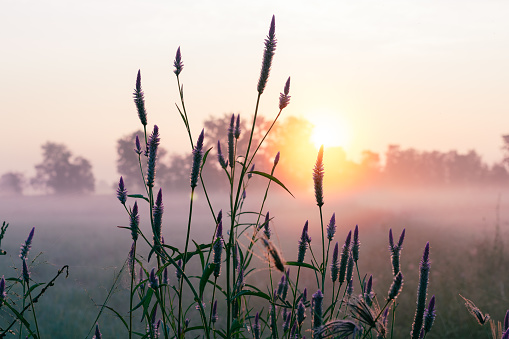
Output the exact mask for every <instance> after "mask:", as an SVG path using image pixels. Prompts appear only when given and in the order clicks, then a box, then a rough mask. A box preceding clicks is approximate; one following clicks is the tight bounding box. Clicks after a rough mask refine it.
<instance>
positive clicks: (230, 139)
mask: <svg viewBox="0 0 509 339" xmlns="http://www.w3.org/2000/svg"><path fill="white" fill-rule="evenodd" d="M234 123H235V114H232V117H231V119H230V127H229V128H228V163H229V164H230V168H233V166H235V148H234V144H233V137H234V135H233V132H234V128H233V124H234Z"/></svg>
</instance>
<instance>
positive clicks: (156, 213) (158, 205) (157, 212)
mask: <svg viewBox="0 0 509 339" xmlns="http://www.w3.org/2000/svg"><path fill="white" fill-rule="evenodd" d="M163 212H164V206H163V190H162V189H161V188H160V189H159V192H158V193H157V198H156V202H155V204H154V208H153V209H152V215H153V219H154V223H153V225H154V226H153V229H152V231H153V233H154V234H153V235H154V247H155V248H156V249H159V246H160V242H161V229H162V223H163ZM156 253H158V252H156Z"/></svg>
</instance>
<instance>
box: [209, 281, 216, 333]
mask: <svg viewBox="0 0 509 339" xmlns="http://www.w3.org/2000/svg"><path fill="white" fill-rule="evenodd" d="M216 284H217V277H214V288H213V290H212V301H211V303H210V315H209V328H210V325H211V324H212V309H213V308H214V298H215V297H216Z"/></svg>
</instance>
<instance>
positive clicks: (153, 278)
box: [148, 267, 159, 290]
mask: <svg viewBox="0 0 509 339" xmlns="http://www.w3.org/2000/svg"><path fill="white" fill-rule="evenodd" d="M155 270H156V269H155V267H154V268H152V270H151V271H150V276H149V277H148V281H149V283H150V287H151V288H152V289H154V290H157V288H158V287H159V278H158V277H157V275H156V273H155Z"/></svg>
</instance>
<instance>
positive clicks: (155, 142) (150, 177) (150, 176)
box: [147, 125, 160, 187]
mask: <svg viewBox="0 0 509 339" xmlns="http://www.w3.org/2000/svg"><path fill="white" fill-rule="evenodd" d="M159 141H160V138H159V127H157V125H154V130H153V132H152V134H151V135H150V138H149V140H148V166H147V186H149V187H154V180H155V176H156V159H157V147H158V146H159Z"/></svg>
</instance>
